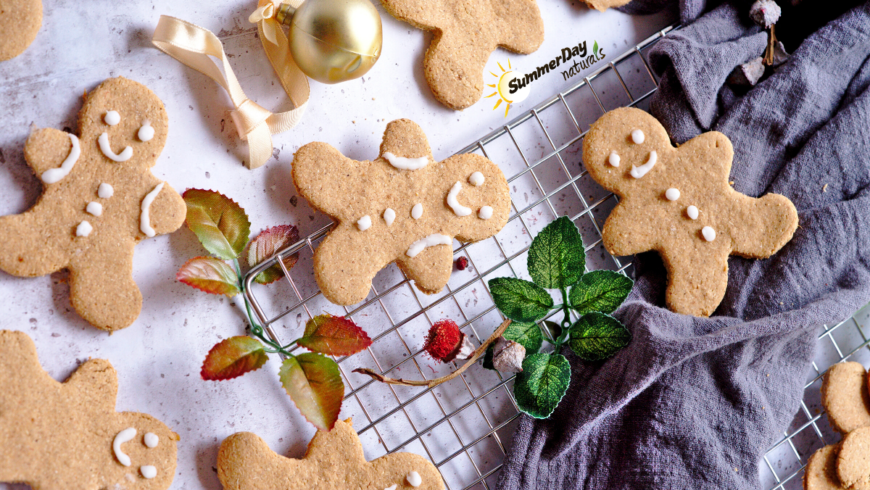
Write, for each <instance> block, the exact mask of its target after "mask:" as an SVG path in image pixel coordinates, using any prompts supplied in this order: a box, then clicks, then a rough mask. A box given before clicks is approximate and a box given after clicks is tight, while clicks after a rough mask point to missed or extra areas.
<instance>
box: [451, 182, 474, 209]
mask: <svg viewBox="0 0 870 490" xmlns="http://www.w3.org/2000/svg"><path fill="white" fill-rule="evenodd" d="M461 190H462V182H457V183H455V184H453V187H452V188H451V189H450V192H448V193H447V205H448V206H450V209H452V210H453V212H454V213H455V214H456V216H459V217H460V218H461V217H463V216H468V215H469V214H471V208H468V207H465V206H463V205H462V204H459V200H458V199H456V198H457V197H458V196H459V192H460V191H461Z"/></svg>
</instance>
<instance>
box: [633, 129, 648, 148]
mask: <svg viewBox="0 0 870 490" xmlns="http://www.w3.org/2000/svg"><path fill="white" fill-rule="evenodd" d="M645 139H646V137H645V136H644V135H643V131H641V130H639V129H635V130H634V131H632V132H631V141H634V143H635V144H636V145H639V144H641V143H643V140H645Z"/></svg>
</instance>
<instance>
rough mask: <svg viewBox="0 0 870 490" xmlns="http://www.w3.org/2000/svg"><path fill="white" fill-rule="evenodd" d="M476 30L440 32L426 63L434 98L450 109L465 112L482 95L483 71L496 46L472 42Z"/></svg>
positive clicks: (425, 66)
mask: <svg viewBox="0 0 870 490" xmlns="http://www.w3.org/2000/svg"><path fill="white" fill-rule="evenodd" d="M477 30H478V29H471V30H469V29H468V28H462V27H459V28H454V29H451V30H450V31H447V32H441V31H437V32H436V33H435V37H434V39H433V40H432V45H431V46H429V49H428V50H427V51H426V58H425V59H424V60H423V69H424V72H425V75H426V81H427V82H428V83H429V88H431V89H432V94H433V95H434V96H435V98H436V99H438V100H439V101H440V102H441V103H442V104H444V105H446V106H447V107H450V108H451V109H455V110H462V109H465V108H466V107H469V106H471V105H473V104H474V103H475V102H477V101H478V100H480V97H481V95H483V86H484V84H483V69H484V68H485V67H486V61H487V60H488V59H489V55H490V53H492V52H493V50H495V48H496V46H495V45H494V44H492V45H490V44H487V43H482V42H480V40H477V41H476V42H475V41H472V40H471V39H470V37H471V36H474V35H475V34H476V32H477Z"/></svg>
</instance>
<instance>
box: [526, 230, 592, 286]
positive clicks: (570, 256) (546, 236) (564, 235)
mask: <svg viewBox="0 0 870 490" xmlns="http://www.w3.org/2000/svg"><path fill="white" fill-rule="evenodd" d="M528 267H529V274H530V275H531V276H532V280H533V281H535V284H537V285H538V286H541V287H542V288H546V289H567V288H568V286H571V285H572V284H574V283H575V282H577V281H579V280H580V276H582V275H583V271H584V269H585V267H586V252H585V251H584V250H583V238H582V237H581V236H580V232H579V231H577V227H576V226H574V223H573V222H572V221H571V220H570V219H568V218H567V217H566V216H562V217H561V218H559V219H557V220H556V221H553V222H552V223H550V224H549V225H547V226H546V227H544V229H543V230H541V232H540V233H538V236H536V237H535V239H534V240H532V245H531V247H529V261H528Z"/></svg>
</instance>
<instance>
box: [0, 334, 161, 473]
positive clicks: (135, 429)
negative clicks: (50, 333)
mask: <svg viewBox="0 0 870 490" xmlns="http://www.w3.org/2000/svg"><path fill="white" fill-rule="evenodd" d="M117 394H118V377H117V374H116V373H115V369H114V368H112V365H111V364H109V362H108V361H105V360H102V359H92V360H89V361H87V362H85V363H84V364H82V365H81V366H79V368H78V369H77V370H76V371H75V372H74V373H73V374H72V375H71V376H70V377H69V379H67V380H66V381H65V382H63V383H58V382H57V381H55V380H54V379H52V378H51V376H49V375H48V374H47V373H46V372H45V371H43V369H42V367H41V366H40V364H39V359H38V358H37V356H36V347H35V345H34V344H33V341H32V340H31V339H30V337H28V336H27V335H26V334H24V333H22V332H12V331H0V482H9V483H11V482H15V483H27V484H28V485H30V487H31V488H33V489H34V490H40V489H60V488H75V489H78V490H104V489H120V488H126V489H131V490H132V489H137V490H138V489H142V490H152V489H155V490H156V489H167V488H169V485H170V484H171V483H172V478H173V476H174V475H175V463H176V454H177V452H178V449H177V447H176V441H178V435H177V434H175V433H174V432H172V431H171V430H170V429H169V428H168V427H166V425H164V424H163V423H162V422H160V421H159V420H157V419H155V418H154V417H151V416H150V415H147V414H144V413H136V412H123V413H118V412H115V398H116V396H117Z"/></svg>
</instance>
